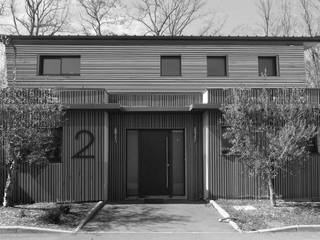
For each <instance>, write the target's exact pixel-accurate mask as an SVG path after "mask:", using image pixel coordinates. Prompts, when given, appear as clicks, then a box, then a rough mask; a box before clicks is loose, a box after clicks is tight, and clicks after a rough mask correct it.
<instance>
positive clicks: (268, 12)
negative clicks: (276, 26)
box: [257, 0, 274, 36]
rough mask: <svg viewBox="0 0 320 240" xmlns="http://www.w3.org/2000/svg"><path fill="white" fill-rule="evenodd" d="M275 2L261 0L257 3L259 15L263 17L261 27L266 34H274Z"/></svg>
mask: <svg viewBox="0 0 320 240" xmlns="http://www.w3.org/2000/svg"><path fill="white" fill-rule="evenodd" d="M273 4H274V2H273V0H259V1H258V3H257V8H258V12H259V16H260V17H261V27H262V29H263V32H264V35H265V36H269V35H270V34H271V35H273V33H272V28H273V23H274V19H273V14H272V11H273Z"/></svg>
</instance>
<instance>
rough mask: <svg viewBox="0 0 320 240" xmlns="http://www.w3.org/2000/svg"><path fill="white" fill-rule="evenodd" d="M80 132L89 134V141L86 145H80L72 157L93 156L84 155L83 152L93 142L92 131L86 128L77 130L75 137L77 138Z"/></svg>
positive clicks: (92, 156) (91, 156) (90, 156)
mask: <svg viewBox="0 0 320 240" xmlns="http://www.w3.org/2000/svg"><path fill="white" fill-rule="evenodd" d="M82 134H86V135H88V136H89V142H88V143H87V145H85V146H84V147H82V148H81V149H80V150H79V151H78V152H77V153H76V154H74V155H73V156H72V158H94V155H85V154H84V152H85V151H86V150H87V149H88V148H89V147H90V146H91V145H92V144H93V143H94V135H93V133H92V132H90V131H88V130H81V131H79V132H77V134H76V136H75V139H76V140H78V139H79V137H80V135H82Z"/></svg>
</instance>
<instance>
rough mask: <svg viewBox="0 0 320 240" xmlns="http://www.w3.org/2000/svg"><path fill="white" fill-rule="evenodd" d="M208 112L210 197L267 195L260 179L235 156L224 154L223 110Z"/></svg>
mask: <svg viewBox="0 0 320 240" xmlns="http://www.w3.org/2000/svg"><path fill="white" fill-rule="evenodd" d="M208 114H209V123H208V129H209V138H208V141H209V143H208V145H209V156H208V157H209V166H208V168H209V186H208V190H209V199H214V198H263V197H266V196H267V194H268V192H267V191H266V187H265V186H264V184H263V182H262V181H261V180H260V179H258V178H257V177H253V176H250V175H248V173H247V172H246V169H245V167H244V166H243V164H241V163H240V162H239V161H237V160H236V159H235V158H234V157H229V156H228V157H227V156H224V155H223V154H222V152H221V139H222V132H221V117H222V114H221V112H219V111H212V112H209V113H208Z"/></svg>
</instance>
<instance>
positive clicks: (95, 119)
mask: <svg viewBox="0 0 320 240" xmlns="http://www.w3.org/2000/svg"><path fill="white" fill-rule="evenodd" d="M58 95H59V98H60V99H61V100H62V102H64V103H80V104H82V103H105V102H106V101H107V100H106V97H107V95H106V92H105V90H104V89H101V90H89V91H88V90H64V91H59V92H58ZM66 119H67V121H66V122H65V123H64V128H63V150H62V156H63V157H62V158H63V162H62V163H58V164H48V165H46V166H31V167H30V166H22V167H21V171H20V172H19V173H18V177H17V188H16V192H15V201H16V202H51V201H74V202H79V201H98V200H102V199H103V197H102V193H103V190H104V189H103V186H104V175H105V174H107V173H106V172H104V168H102V167H101V166H103V165H104V164H105V163H104V161H105V159H104V151H105V150H104V147H103V144H101V143H103V142H104V129H105V126H104V124H105V113H104V112H101V111H68V112H67V114H66ZM84 129H86V130H90V131H91V132H92V133H93V134H94V136H95V142H94V145H93V146H91V148H90V149H88V150H87V153H88V154H94V155H95V158H94V159H72V158H71V156H72V155H73V154H74V153H75V151H77V150H79V149H80V148H82V147H83V146H84V144H86V143H87V142H88V137H87V136H80V138H79V140H78V141H76V140H75V135H76V133H77V132H78V131H79V130H84ZM99 171H100V173H99ZM1 179H2V175H1ZM1 179H0V180H1ZM0 184H1V182H0ZM0 186H1V185H0Z"/></svg>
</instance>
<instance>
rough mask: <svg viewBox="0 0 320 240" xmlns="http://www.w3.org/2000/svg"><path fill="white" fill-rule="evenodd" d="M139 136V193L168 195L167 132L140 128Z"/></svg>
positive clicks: (143, 194) (141, 194) (144, 194)
mask: <svg viewBox="0 0 320 240" xmlns="http://www.w3.org/2000/svg"><path fill="white" fill-rule="evenodd" d="M139 138H140V139H139V195H140V196H148V195H168V194H169V172H168V166H169V159H168V158H169V152H168V151H169V149H168V144H169V142H168V141H169V132H168V131H164V130H142V131H141V132H140V135H139Z"/></svg>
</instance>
